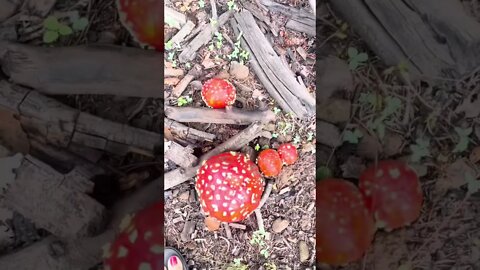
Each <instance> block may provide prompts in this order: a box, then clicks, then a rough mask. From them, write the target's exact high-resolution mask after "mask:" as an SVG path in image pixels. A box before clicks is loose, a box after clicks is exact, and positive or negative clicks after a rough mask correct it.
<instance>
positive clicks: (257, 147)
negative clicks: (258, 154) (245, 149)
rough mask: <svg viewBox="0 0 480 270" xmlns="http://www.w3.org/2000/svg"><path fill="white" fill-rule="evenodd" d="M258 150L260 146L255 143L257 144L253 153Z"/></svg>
mask: <svg viewBox="0 0 480 270" xmlns="http://www.w3.org/2000/svg"><path fill="white" fill-rule="evenodd" d="M260 148H261V147H260V144H258V143H257V144H256V145H255V151H259V150H260Z"/></svg>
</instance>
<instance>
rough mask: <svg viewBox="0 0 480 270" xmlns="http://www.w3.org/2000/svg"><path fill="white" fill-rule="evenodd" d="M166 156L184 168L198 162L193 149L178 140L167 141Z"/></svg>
mask: <svg viewBox="0 0 480 270" xmlns="http://www.w3.org/2000/svg"><path fill="white" fill-rule="evenodd" d="M164 145H165V148H164V149H165V150H164V157H165V159H168V160H171V161H172V162H173V163H175V164H177V165H178V166H180V167H182V168H188V167H192V166H193V165H195V164H197V162H198V158H197V157H196V156H195V155H193V149H192V148H190V147H183V146H181V145H180V144H178V143H176V142H165V143H164Z"/></svg>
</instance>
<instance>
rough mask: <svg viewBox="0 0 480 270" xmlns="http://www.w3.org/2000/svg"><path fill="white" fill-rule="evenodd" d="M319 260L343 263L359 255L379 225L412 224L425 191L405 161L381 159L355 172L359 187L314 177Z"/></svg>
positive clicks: (388, 226) (341, 180) (357, 257)
mask: <svg viewBox="0 0 480 270" xmlns="http://www.w3.org/2000/svg"><path fill="white" fill-rule="evenodd" d="M316 200H317V202H316V203H317V213H316V215H317V219H318V222H317V232H316V237H317V247H316V249H317V260H318V261H319V262H321V263H325V264H329V265H333V266H342V265H345V264H347V263H350V262H353V261H356V260H358V259H360V258H361V257H362V256H363V255H364V254H365V252H366V251H367V250H368V249H369V247H370V246H371V244H372V242H373V239H374V235H375V233H376V231H377V229H383V230H385V231H387V232H389V231H392V230H395V229H399V228H402V227H404V226H408V225H410V224H411V223H412V222H414V221H415V220H416V219H417V218H418V217H419V216H420V212H421V208H422V203H423V192H422V189H421V184H420V182H419V179H418V176H417V174H416V173H415V171H414V170H413V169H412V168H410V167H409V166H408V165H407V164H405V163H403V162H400V161H396V160H384V161H379V162H378V163H377V164H376V165H372V166H370V167H368V168H367V169H366V170H365V171H363V173H362V174H361V176H360V178H359V184H358V187H357V186H356V185H354V184H353V183H351V182H349V181H347V180H343V179H336V178H329V179H324V180H321V181H320V182H318V183H317V198H316Z"/></svg>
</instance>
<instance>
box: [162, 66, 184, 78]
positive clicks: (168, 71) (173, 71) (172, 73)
mask: <svg viewBox="0 0 480 270" xmlns="http://www.w3.org/2000/svg"><path fill="white" fill-rule="evenodd" d="M183 74H184V72H183V69H179V68H165V77H181V76H183Z"/></svg>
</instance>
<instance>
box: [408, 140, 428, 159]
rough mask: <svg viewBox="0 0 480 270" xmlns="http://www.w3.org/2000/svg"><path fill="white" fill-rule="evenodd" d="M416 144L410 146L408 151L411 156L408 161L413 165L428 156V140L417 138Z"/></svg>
mask: <svg viewBox="0 0 480 270" xmlns="http://www.w3.org/2000/svg"><path fill="white" fill-rule="evenodd" d="M415 142H416V144H412V145H410V150H411V151H412V155H411V156H410V160H411V161H412V162H414V163H417V162H419V161H420V160H421V159H422V158H423V157H429V156H430V150H429V147H430V140H428V139H422V138H419V139H417V140H416V141H415Z"/></svg>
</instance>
